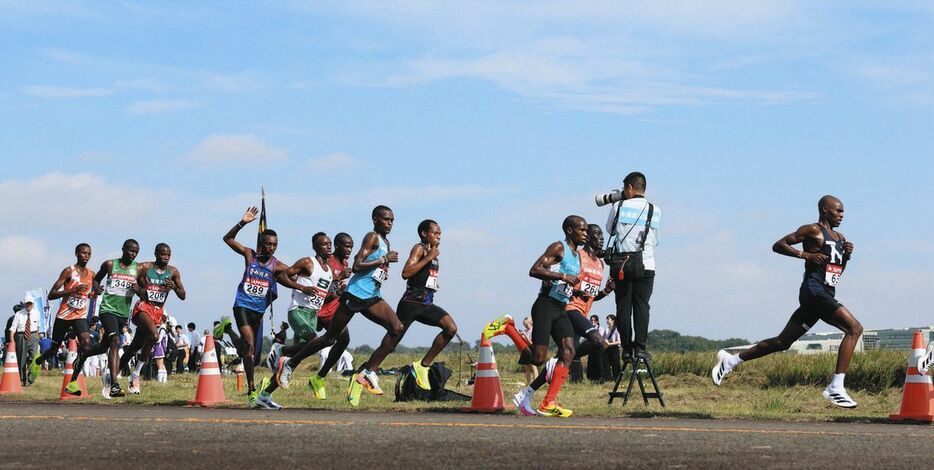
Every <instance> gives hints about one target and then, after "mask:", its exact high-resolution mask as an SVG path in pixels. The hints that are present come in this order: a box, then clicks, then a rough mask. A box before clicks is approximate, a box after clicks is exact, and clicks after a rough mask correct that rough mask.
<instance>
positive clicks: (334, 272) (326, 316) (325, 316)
mask: <svg viewBox="0 0 934 470" xmlns="http://www.w3.org/2000/svg"><path fill="white" fill-rule="evenodd" d="M328 266H330V267H331V278H332V279H337V278H339V277H341V276H343V275H344V271H345V270H347V269H350V268H349V267H348V266H347V261H346V260H345V261H339V260H338V259H337V258H336V257H334V256H332V257H330V258H328ZM346 288H347V279H344V280H343V281H339V282H331V293H332V294H335V296H334V298H333V299H331V301H330V302H328V303H326V304H324V307H321V310H318V319H319V320H325V321H327V320H330V319H331V317H333V316H334V312H337V306H338V305H339V304H340V295H337V293H338V292H341V291H342V290H343V289H346Z"/></svg>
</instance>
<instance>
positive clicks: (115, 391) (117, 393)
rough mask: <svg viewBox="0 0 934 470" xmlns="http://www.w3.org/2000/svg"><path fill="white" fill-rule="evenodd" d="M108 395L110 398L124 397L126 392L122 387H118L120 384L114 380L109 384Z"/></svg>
mask: <svg viewBox="0 0 934 470" xmlns="http://www.w3.org/2000/svg"><path fill="white" fill-rule="evenodd" d="M110 396H111V398H113V397H125V396H126V393H124V392H123V389H122V388H120V384H118V383H117V382H114V383H113V385H111V386H110Z"/></svg>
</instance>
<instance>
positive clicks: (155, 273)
mask: <svg viewBox="0 0 934 470" xmlns="http://www.w3.org/2000/svg"><path fill="white" fill-rule="evenodd" d="M170 277H172V271H170V270H169V269H163V270H162V271H161V272H160V271H159V269H157V268H156V266H155V265H152V266H150V267H149V269H147V270H146V292H145V297H144V298H143V300H145V301H146V302H149V303H151V304H156V305H162V304H164V303H165V301H166V300H167V299H168V298H169V286H167V285H166V284H165V281H166V280H167V279H168V278H170Z"/></svg>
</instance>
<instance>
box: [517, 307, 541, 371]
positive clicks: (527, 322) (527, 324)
mask: <svg viewBox="0 0 934 470" xmlns="http://www.w3.org/2000/svg"><path fill="white" fill-rule="evenodd" d="M522 327H523V328H524V329H523V330H522V331H520V332H519V334H521V335H522V337H523V338H524V339H525V340H526V342H528V343H529V344H532V319H531V318H529V317H525V318H524V319H523V320H522ZM522 371H523V372H525V384H526V385H528V384H530V383H532V380H535V377H538V366H536V365H535V364H523V365H522Z"/></svg>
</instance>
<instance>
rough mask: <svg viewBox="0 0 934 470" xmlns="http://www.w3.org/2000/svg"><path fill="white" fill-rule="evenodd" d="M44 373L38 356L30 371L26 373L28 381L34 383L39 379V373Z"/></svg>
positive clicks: (30, 366)
mask: <svg viewBox="0 0 934 470" xmlns="http://www.w3.org/2000/svg"><path fill="white" fill-rule="evenodd" d="M41 371H42V364H41V363H40V362H39V357H38V356H36V358H35V359H33V360H32V362H31V363H30V364H29V370H28V371H27V372H26V381H27V382H30V383H33V382H35V381H36V378H37V377H39V372H41Z"/></svg>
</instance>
